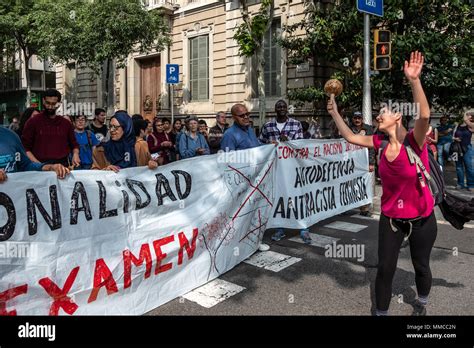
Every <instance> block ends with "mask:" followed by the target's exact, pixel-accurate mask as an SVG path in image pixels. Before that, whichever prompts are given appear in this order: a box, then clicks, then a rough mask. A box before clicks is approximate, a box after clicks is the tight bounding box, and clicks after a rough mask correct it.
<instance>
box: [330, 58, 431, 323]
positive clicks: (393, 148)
mask: <svg viewBox="0 0 474 348" xmlns="http://www.w3.org/2000/svg"><path fill="white" fill-rule="evenodd" d="M423 61H424V58H423V56H422V54H421V53H419V52H418V51H417V52H412V53H411V56H410V61H409V62H407V61H405V66H404V72H405V77H406V78H407V80H408V82H409V83H410V86H411V90H412V93H413V99H414V102H415V103H417V104H418V105H419V115H417V116H418V118H417V120H416V122H415V128H414V129H413V131H410V132H408V131H407V130H406V129H405V127H404V126H403V124H402V117H403V115H402V114H401V113H399V112H392V111H391V110H389V109H387V108H384V109H382V110H381V112H380V115H379V116H378V117H377V122H378V125H379V126H378V129H379V131H381V132H383V133H384V134H385V135H387V136H388V145H387V146H386V147H385V148H384V150H383V153H382V154H381V157H380V164H379V174H380V179H381V181H382V189H383V194H382V199H381V201H382V214H381V216H380V223H379V244H378V258H379V263H378V270H377V277H376V280H375V302H376V314H377V315H387V314H388V308H389V305H390V300H391V297H392V280H393V276H394V274H395V270H396V268H397V261H398V254H399V252H400V247H401V244H402V242H403V240H404V238H405V236H406V237H407V238H408V239H409V243H410V253H411V258H412V263H413V267H414V268H415V283H416V288H417V291H418V299H417V300H416V301H415V303H414V305H413V307H414V312H413V314H414V315H425V314H426V309H425V306H426V304H427V301H428V295H429V292H430V289H431V283H432V276H431V270H430V266H429V260H430V254H431V250H432V248H433V245H434V242H435V239H436V234H437V225H436V218H435V216H434V213H433V208H434V199H433V197H432V195H431V192H430V190H429V184H428V182H427V180H426V178H424V176H423V174H421V173H420V175H421V177H419V176H418V174H417V170H416V167H415V166H414V165H413V166H412V165H410V162H409V159H408V155H407V152H406V149H405V145H404V141H405V138H407V139H408V141H409V144H410V147H411V148H412V149H413V151H414V152H415V153H416V154H417V155H418V156H419V157H420V159H421V161H422V162H423V164H424V166H425V167H426V168H429V160H428V149H427V146H426V142H425V137H426V133H427V131H428V128H429V118H430V107H429V105H428V101H427V99H426V96H425V93H424V91H423V87H422V85H421V81H420V76H421V70H422V67H423ZM327 108H328V112H329V113H330V114H331V116H332V117H333V119H334V122H335V123H336V125H337V127H338V129H339V132H340V133H341V135H342V136H343V137H344V139H346V140H347V141H348V142H350V143H352V144H356V145H360V146H364V147H367V148H375V151H376V152H378V150H379V149H380V147H381V143H382V140H383V137H384V136H383V135H373V136H367V135H358V134H354V133H353V132H352V131H351V130H350V129H349V127H348V126H347V125H346V124H345V123H344V121H343V119H342V117H341V115H340V114H339V113H338V111H337V105H336V102H335V98H334V95H331V97H330V100H329V102H328V106H327Z"/></svg>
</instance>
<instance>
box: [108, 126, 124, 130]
mask: <svg viewBox="0 0 474 348" xmlns="http://www.w3.org/2000/svg"><path fill="white" fill-rule="evenodd" d="M119 128H122V126H114V125H111V126H110V130H116V129H119Z"/></svg>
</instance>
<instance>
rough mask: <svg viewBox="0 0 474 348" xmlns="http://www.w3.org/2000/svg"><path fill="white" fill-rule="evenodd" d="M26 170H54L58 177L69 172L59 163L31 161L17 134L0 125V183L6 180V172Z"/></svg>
mask: <svg viewBox="0 0 474 348" xmlns="http://www.w3.org/2000/svg"><path fill="white" fill-rule="evenodd" d="M27 171H54V172H56V174H57V175H58V177H59V178H60V179H63V178H64V177H65V176H66V175H67V174H68V173H69V169H67V168H66V167H64V166H62V165H61V164H42V163H35V162H32V161H31V160H30V159H29V158H28V156H27V155H26V152H25V149H24V148H23V145H21V141H20V138H19V137H18V135H16V134H15V133H13V132H12V131H10V130H8V129H6V128H3V127H0V183H2V182H4V181H5V180H7V178H8V177H7V174H8V173H15V172H27Z"/></svg>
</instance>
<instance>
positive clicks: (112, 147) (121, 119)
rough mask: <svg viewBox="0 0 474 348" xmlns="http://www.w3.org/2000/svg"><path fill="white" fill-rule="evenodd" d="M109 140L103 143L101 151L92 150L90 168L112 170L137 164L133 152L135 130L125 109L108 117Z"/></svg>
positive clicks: (116, 170)
mask: <svg viewBox="0 0 474 348" xmlns="http://www.w3.org/2000/svg"><path fill="white" fill-rule="evenodd" d="M109 129H110V140H109V141H107V142H106V143H104V145H103V151H97V150H96V151H94V164H93V166H92V169H104V170H113V171H114V172H118V171H119V170H120V169H124V168H132V167H136V166H137V157H136V153H135V141H136V139H135V131H134V128H133V122H132V119H131V118H130V116H129V115H128V113H127V112H126V111H117V112H116V113H115V115H114V116H113V117H112V118H111V119H110V126H109Z"/></svg>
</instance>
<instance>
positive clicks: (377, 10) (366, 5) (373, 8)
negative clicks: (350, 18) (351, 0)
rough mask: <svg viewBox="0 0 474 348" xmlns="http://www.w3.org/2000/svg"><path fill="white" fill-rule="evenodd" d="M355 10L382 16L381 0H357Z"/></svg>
mask: <svg viewBox="0 0 474 348" xmlns="http://www.w3.org/2000/svg"><path fill="white" fill-rule="evenodd" d="M357 10H359V12H365V13H368V14H371V15H374V16H379V17H383V0H357Z"/></svg>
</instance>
